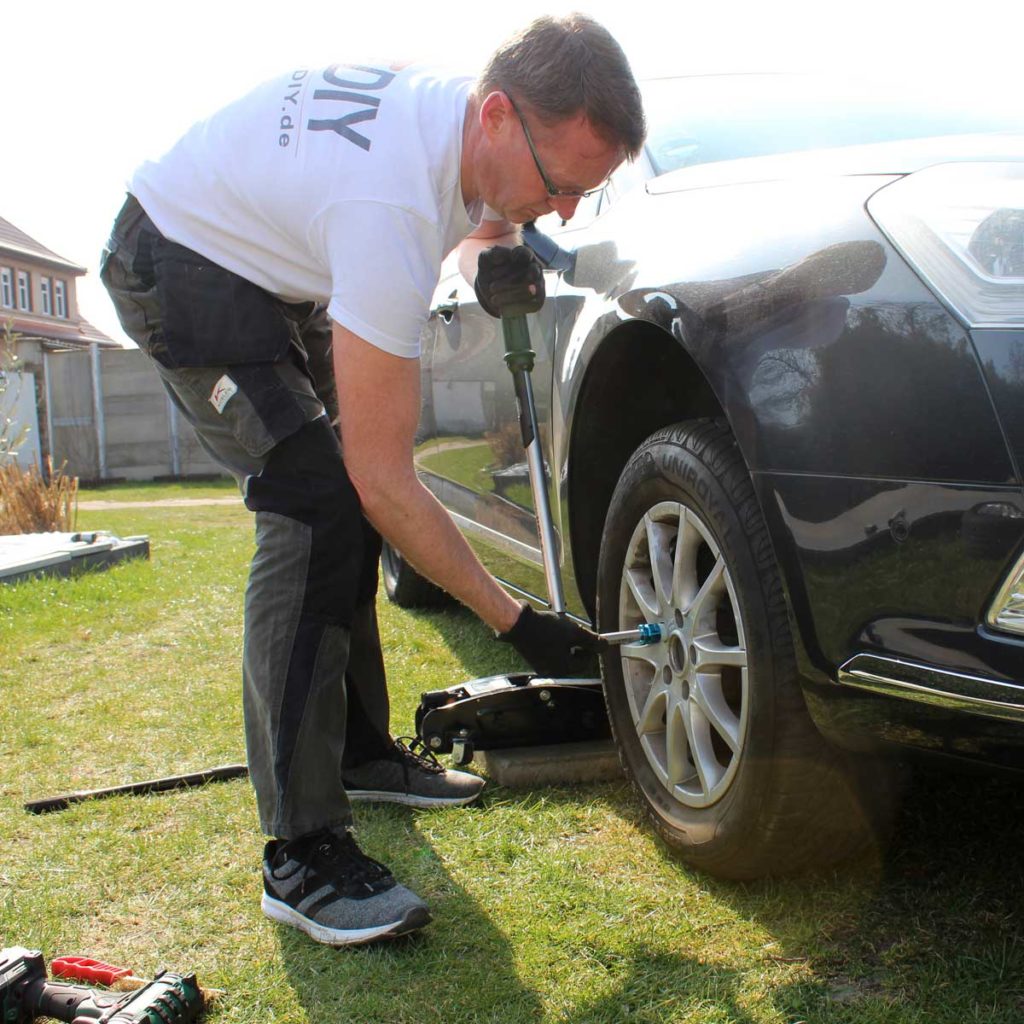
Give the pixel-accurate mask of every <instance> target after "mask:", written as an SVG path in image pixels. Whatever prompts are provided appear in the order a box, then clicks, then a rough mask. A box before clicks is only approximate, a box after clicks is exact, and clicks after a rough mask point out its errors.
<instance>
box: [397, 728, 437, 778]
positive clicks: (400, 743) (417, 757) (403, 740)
mask: <svg viewBox="0 0 1024 1024" xmlns="http://www.w3.org/2000/svg"><path fill="white" fill-rule="evenodd" d="M417 747H419V748H420V749H421V751H422V752H420V751H418V750H417ZM395 750H396V751H397V753H398V760H400V761H401V762H402V765H403V767H404V768H405V770H406V772H408V770H409V763H410V762H411V763H412V765H413V766H414V767H415V768H417V769H418V770H419V771H421V772H427V773H429V774H430V775H443V774H444V772H445V767H444V765H443V764H441V762H440V761H438V759H437V758H436V757H435V756H434V752H433V751H432V750H430V748H429V747H427V746H426V745H425V744H424V742H423V741H422V740H421V739H419V738H418V737H415V736H399V737H397V738H396V740H395Z"/></svg>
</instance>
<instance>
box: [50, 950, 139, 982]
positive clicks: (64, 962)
mask: <svg viewBox="0 0 1024 1024" xmlns="http://www.w3.org/2000/svg"><path fill="white" fill-rule="evenodd" d="M50 970H51V971H52V972H53V976H54V977H55V978H69V979H71V980H72V981H96V982H99V984H101V985H113V984H114V982H115V981H118V980H119V979H120V978H127V977H130V976H131V974H132V969H131V968H130V967H113V966H111V965H110V964H105V963H102V962H101V961H99V960H90V959H89V957H87V956H59V957H57V959H56V960H53V961H52V962H51V963H50Z"/></svg>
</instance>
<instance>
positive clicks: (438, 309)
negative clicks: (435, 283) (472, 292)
mask: <svg viewBox="0 0 1024 1024" xmlns="http://www.w3.org/2000/svg"><path fill="white" fill-rule="evenodd" d="M458 311H459V300H458V299H449V300H448V301H447V302H442V303H440V305H437V306H435V307H434V308H433V309H432V310H431V311H430V315H431V316H432V317H433V316H439V317H440V318H441V319H442V320H443V321H444V322H445V323H446V324H450V323H451V322H452V321H453V320H454V319H455V314H456V313H457V312H458Z"/></svg>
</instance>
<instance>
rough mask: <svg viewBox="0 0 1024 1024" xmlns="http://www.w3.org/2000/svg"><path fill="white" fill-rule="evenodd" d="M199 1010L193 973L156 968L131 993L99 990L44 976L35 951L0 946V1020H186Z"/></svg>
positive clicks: (4, 1023)
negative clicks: (143, 982) (153, 975)
mask: <svg viewBox="0 0 1024 1024" xmlns="http://www.w3.org/2000/svg"><path fill="white" fill-rule="evenodd" d="M202 1012H203V996H202V993H201V992H200V991H199V986H198V985H197V984H196V976H195V975H194V974H189V975H181V974H173V973H171V972H170V971H162V972H161V973H160V974H158V975H157V976H156V977H155V978H154V979H153V980H152V981H151V982H150V983H149V984H148V985H146V986H145V987H144V988H140V989H137V990H136V991H134V992H127V993H121V992H101V991H96V990H95V989H91V988H86V987H85V986H84V985H67V984H64V983H63V982H55V981H47V978H46V962H45V961H44V960H43V954H42V953H40V952H38V951H35V950H30V949H23V948H22V947H20V946H12V947H11V948H10V949H4V950H0V1024H28V1022H29V1021H33V1020H35V1019H36V1018H37V1017H51V1018H53V1019H54V1020H63V1021H68V1022H69V1024H93V1022H94V1021H98V1022H100V1024H192V1022H193V1021H196V1020H198V1019H199V1015H200V1014H201V1013H202Z"/></svg>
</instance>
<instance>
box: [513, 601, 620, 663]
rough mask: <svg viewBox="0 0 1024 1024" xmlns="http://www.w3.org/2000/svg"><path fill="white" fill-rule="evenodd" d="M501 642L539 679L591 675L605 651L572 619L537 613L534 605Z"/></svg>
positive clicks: (550, 613)
mask: <svg viewBox="0 0 1024 1024" xmlns="http://www.w3.org/2000/svg"><path fill="white" fill-rule="evenodd" d="M498 639H499V640H502V641H504V642H505V643H509V644H511V645H512V646H513V647H514V648H515V649H516V650H517V651H518V652H519V653H520V654H521V655H522V656H523V657H524V658H525V659H526V660H527V661H528V662H529V663H530V664H531V665H532V666H533V668H534V670H535V671H536V672H537V674H538V675H542V676H551V677H552V678H555V679H558V678H562V677H572V676H587V675H590V674H591V668H592V661H593V656H594V655H595V654H597V653H598V652H599V651H600V650H601V649H602V648H603V647H604V644H602V642H601V641H600V640H599V639H598V638H597V637H596V636H594V635H593V634H592V633H588V632H587V631H586V630H584V629H581V628H580V627H579V626H577V625H576V623H575V622H573V621H572V619H567V618H564V617H563V616H561V615H558V614H557V613H555V612H536V611H534V610H533V608H532V607H531V606H530V605H526V607H525V608H523V610H522V612H521V613H520V615H519V618H518V619H516V624H515V625H514V626H513V627H512V628H511V629H510V630H509V631H508V632H507V633H499V634H498Z"/></svg>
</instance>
